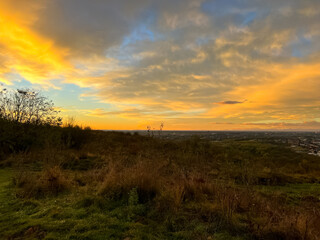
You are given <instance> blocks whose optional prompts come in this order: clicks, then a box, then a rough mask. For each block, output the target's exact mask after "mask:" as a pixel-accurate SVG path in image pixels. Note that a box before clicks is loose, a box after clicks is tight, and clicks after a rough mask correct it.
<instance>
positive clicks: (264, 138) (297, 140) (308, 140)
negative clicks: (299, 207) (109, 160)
mask: <svg viewBox="0 0 320 240" xmlns="http://www.w3.org/2000/svg"><path fill="white" fill-rule="evenodd" d="M125 132H131V133H134V132H137V133H139V134H140V135H149V136H154V137H161V138H165V139H181V138H185V137H197V138H199V139H206V140H211V141H224V140H248V141H260V142H270V143H279V144H285V145H287V146H288V147H290V148H292V149H294V150H295V151H296V152H305V153H308V154H310V155H317V156H319V157H320V131H315V132H302V131H296V132H291V131H286V132H284V131H283V132H282V131H160V130H149V131H148V130H147V131H141V130H140V131H125Z"/></svg>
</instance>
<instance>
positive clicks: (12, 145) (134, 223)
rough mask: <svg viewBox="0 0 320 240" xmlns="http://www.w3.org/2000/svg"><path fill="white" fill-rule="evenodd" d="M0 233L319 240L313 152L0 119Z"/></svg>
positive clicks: (319, 177)
mask: <svg viewBox="0 0 320 240" xmlns="http://www.w3.org/2000/svg"><path fill="white" fill-rule="evenodd" d="M0 132H1V135H0V136H1V148H0V150H1V160H0V165H1V169H0V238H1V239H126V240H129V239H310V240H311V239H319V236H320V230H319V225H320V198H319V197H320V194H319V193H320V183H319V181H320V164H319V158H318V157H316V156H311V155H307V154H303V153H295V152H293V151H292V150H291V149H289V148H286V146H282V145H273V144H270V143H257V142H254V141H223V142H210V141H206V140H201V139H199V138H197V137H192V138H189V139H184V140H174V141H173V140H165V139H163V138H156V137H150V136H145V137H144V136H140V135H138V134H130V133H127V134H125V133H116V132H102V131H92V130H90V129H83V128H81V127H78V126H74V125H72V124H69V125H68V126H65V127H61V126H56V125H50V124H40V125H39V124H27V123H20V122H16V121H12V120H8V119H2V120H1V123H0Z"/></svg>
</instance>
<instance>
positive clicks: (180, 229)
mask: <svg viewBox="0 0 320 240" xmlns="http://www.w3.org/2000/svg"><path fill="white" fill-rule="evenodd" d="M12 176H13V171H12V170H10V169H0V183H1V184H0V233H1V235H0V238H1V239H3V238H4V239H6V238H9V237H11V238H12V239H37V238H40V239H126V238H127V239H159V240H160V239H207V237H209V239H210V237H212V239H213V237H214V236H215V235H214V234H211V235H209V234H208V233H207V231H208V227H209V226H208V225H207V224H205V223H202V222H199V221H197V220H194V221H191V222H188V220H187V219H186V218H184V216H183V214H182V215H179V214H178V215H176V216H174V215H172V216H170V218H169V219H167V220H166V221H164V222H163V223H162V224H161V223H160V222H158V221H157V219H152V217H147V215H149V216H152V212H146V211H150V210H149V209H148V206H147V205H142V204H138V203H137V202H136V201H135V200H134V196H133V200H132V197H129V199H130V200H129V202H124V201H120V202H116V201H111V200H107V199H105V198H102V197H99V196H96V195H94V194H92V193H90V194H88V195H84V194H83V193H82V192H69V193H64V194H61V195H59V196H58V197H47V198H41V199H38V200H36V199H29V200H25V199H20V198H16V197H15V195H14V192H15V191H14V189H13V185H12V180H11V179H12ZM168 221H169V222H168ZM171 228H173V229H171ZM203 236H206V238H204V237H203ZM226 236H227V237H226ZM228 236H229V237H228ZM214 239H245V238H240V237H234V238H233V237H232V236H231V235H228V234H227V233H219V234H216V238H214Z"/></svg>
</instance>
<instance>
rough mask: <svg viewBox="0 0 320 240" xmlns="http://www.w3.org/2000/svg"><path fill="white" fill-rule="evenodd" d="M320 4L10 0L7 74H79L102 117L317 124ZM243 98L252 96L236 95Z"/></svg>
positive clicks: (1, 67)
mask: <svg viewBox="0 0 320 240" xmlns="http://www.w3.org/2000/svg"><path fill="white" fill-rule="evenodd" d="M319 9H320V2H319V1H318V0H308V1H290V4H288V3H285V2H282V1H276V0H272V1H254V0H249V1H245V2H244V1H238V0H232V1H215V0H173V1H169V0H165V1H155V0H134V1H129V2H128V1H123V0H117V1H115V0H114V1H113V0H111V1H103V0H69V1H62V0H57V1H49V0H45V1H41V2H32V3H28V4H26V3H25V1H22V0H17V1H15V3H14V4H13V3H12V1H10V0H3V1H1V3H0V81H1V82H3V83H5V84H15V83H16V82H18V81H20V79H26V80H28V81H29V82H31V83H33V84H40V85H42V86H43V87H46V88H48V87H49V88H53V87H55V86H54V85H55V84H54V83H55V80H57V79H58V80H59V81H60V82H62V83H64V84H67V83H69V84H70V83H73V84H76V85H78V86H80V87H81V88H85V89H88V90H86V92H85V93H83V92H81V96H80V97H79V98H81V99H82V100H83V99H86V98H89V97H91V98H93V99H95V101H96V102H97V105H98V103H99V104H106V106H105V108H103V107H101V108H100V105H99V107H94V108H92V109H91V110H90V109H88V111H87V112H82V114H83V115H85V116H91V117H97V116H100V118H101V121H102V119H103V118H108V116H109V115H111V116H113V117H114V118H116V119H120V118H121V119H135V121H137V119H139V118H150V119H151V118H157V119H158V118H165V119H170V123H171V124H173V126H177V127H183V126H184V127H187V128H192V126H193V125H192V124H194V125H197V123H201V125H205V126H206V127H208V128H209V127H211V125H210V124H209V122H219V121H222V120H224V119H228V122H230V121H232V122H233V123H235V124H238V125H239V126H242V127H244V125H241V124H243V123H245V122H256V121H270V120H277V121H292V120H295V121H298V120H299V121H303V122H311V121H312V120H314V119H318V118H319V117H320V111H319V104H320V102H319V98H318V93H319V90H320V84H319V82H320V71H319V69H320V65H319V64H318V63H319V60H320V30H319V29H320V27H319V26H320V25H319V22H320V10H319ZM62 87H63V86H62ZM79 95H80V94H79ZM243 96H245V97H246V98H247V99H250V102H248V101H239V100H232V99H243ZM221 99H231V100H226V101H221ZM212 103H217V104H212ZM109 105H112V106H113V108H112V109H108V107H109ZM76 107H77V108H81V106H79V105H78V106H76ZM104 109H107V111H106V110H104ZM89 110H90V111H89ZM177 119H183V120H184V121H187V122H188V123H183V122H181V121H183V120H181V121H180V120H177ZM186 119H188V120H186ZM191 119H193V120H191ZM200 119H202V120H200ZM211 120H212V121H211ZM123 124H124V123H123ZM132 124H133V123H132ZM175 124H176V125H175ZM301 127H302V126H301Z"/></svg>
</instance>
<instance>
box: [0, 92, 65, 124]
mask: <svg viewBox="0 0 320 240" xmlns="http://www.w3.org/2000/svg"><path fill="white" fill-rule="evenodd" d="M58 113H59V111H57V110H56V109H55V107H54V104H53V102H52V101H51V100H49V99H48V98H46V97H45V96H43V95H42V94H41V93H40V92H38V91H33V90H31V89H17V90H11V91H10V90H7V89H2V90H1V91H0V118H1V119H4V120H8V121H14V122H18V123H27V124H36V125H43V124H48V125H55V126H60V125H61V124H62V118H61V117H59V116H58Z"/></svg>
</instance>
